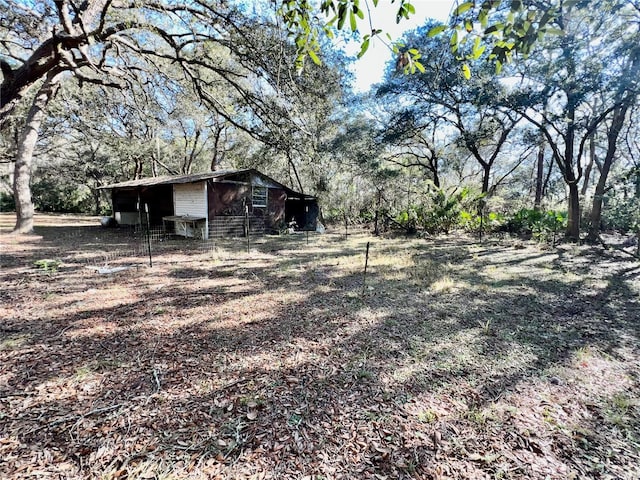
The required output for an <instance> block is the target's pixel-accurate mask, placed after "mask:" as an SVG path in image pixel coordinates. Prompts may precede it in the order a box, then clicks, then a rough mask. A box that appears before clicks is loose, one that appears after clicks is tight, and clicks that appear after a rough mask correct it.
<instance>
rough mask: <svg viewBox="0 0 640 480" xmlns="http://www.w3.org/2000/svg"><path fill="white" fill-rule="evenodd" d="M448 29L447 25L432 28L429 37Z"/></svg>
mask: <svg viewBox="0 0 640 480" xmlns="http://www.w3.org/2000/svg"><path fill="white" fill-rule="evenodd" d="M446 29H447V26H446V25H438V26H435V27H433V28H432V29H431V30H429V33H427V37H435V36H436V35H438V34H440V33H442V32H444V31H445V30H446Z"/></svg>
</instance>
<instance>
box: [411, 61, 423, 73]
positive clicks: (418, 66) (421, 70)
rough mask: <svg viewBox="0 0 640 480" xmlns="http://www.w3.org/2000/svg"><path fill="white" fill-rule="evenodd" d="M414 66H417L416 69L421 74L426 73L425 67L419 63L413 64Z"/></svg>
mask: <svg viewBox="0 0 640 480" xmlns="http://www.w3.org/2000/svg"><path fill="white" fill-rule="evenodd" d="M413 64H414V65H415V66H416V68H417V69H418V70H419V71H420V73H424V72H426V70H425V68H424V65H422V64H421V63H420V62H419V61H417V60H416V61H415V62H413Z"/></svg>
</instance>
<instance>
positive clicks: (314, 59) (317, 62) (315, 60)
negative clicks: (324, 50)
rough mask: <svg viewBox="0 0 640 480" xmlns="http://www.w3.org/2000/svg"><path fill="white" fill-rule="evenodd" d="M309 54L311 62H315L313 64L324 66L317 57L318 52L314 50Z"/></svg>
mask: <svg viewBox="0 0 640 480" xmlns="http://www.w3.org/2000/svg"><path fill="white" fill-rule="evenodd" d="M307 53H309V57H310V58H311V60H313V63H315V64H316V65H322V62H321V61H320V59H319V58H318V55H316V52H314V51H313V50H309V51H308V52H307Z"/></svg>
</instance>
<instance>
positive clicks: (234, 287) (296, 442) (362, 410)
mask: <svg viewBox="0 0 640 480" xmlns="http://www.w3.org/2000/svg"><path fill="white" fill-rule="evenodd" d="M67 219H68V220H67V221H72V217H67ZM60 228H62V227H60ZM60 231H62V230H60ZM60 231H56V232H55V234H54V233H50V234H49V235H47V234H43V235H42V236H41V237H35V238H34V237H29V238H28V239H26V240H25V239H21V238H17V237H9V236H3V238H2V243H3V250H4V251H3V267H2V276H3V289H2V292H1V293H0V295H1V297H2V304H1V306H0V318H1V319H2V320H1V323H0V362H1V363H0V475H1V476H2V477H3V478H11V479H13V478H16V479H17V478H33V477H36V478H101V479H105V478H106V479H116V478H117V479H126V478H256V479H257V478H264V479H266V478H278V479H280V478H285V479H286V478H292V479H294V478H295V479H299V478H309V479H321V478H324V479H333V478H335V479H338V478H344V479H347V478H354V479H355V478H358V479H359V478H371V479H384V478H388V479H392V478H394V479H395V478H420V479H422V478H424V479H431V478H433V479H445V478H469V479H472V478H473V479H476V478H523V479H524V478H540V479H542V478H629V479H631V478H638V477H639V476H640V456H639V454H638V452H639V451H640V435H639V429H640V422H639V420H638V419H639V418H640V399H639V394H638V392H639V391H640V390H639V388H638V382H639V379H640V360H639V355H638V347H637V345H638V334H639V326H638V322H637V319H638V318H640V306H639V304H638V292H639V291H640V289H639V279H638V271H639V270H640V269H639V268H638V265H637V263H636V264H634V263H633V262H630V261H629V259H627V258H622V257H619V256H616V254H615V253H611V252H602V251H600V250H598V249H595V248H591V247H574V246H566V245H561V246H559V247H558V248H557V249H555V250H545V249H543V248H541V247H540V246H538V245H535V244H524V245H523V244H522V243H521V242H519V243H517V244H514V243H513V242H512V241H511V240H509V239H496V240H491V241H489V242H485V243H484V244H479V243H478V242H477V241H476V240H474V239H471V238H463V237H462V238H460V237H459V238H455V239H453V238H434V239H415V240H411V239H410V240H407V239H394V238H370V237H369V236H367V235H366V234H365V233H364V232H363V233H360V234H357V235H352V236H350V238H349V240H347V241H344V240H343V239H342V238H341V237H340V236H339V235H337V234H336V235H333V234H330V233H329V234H326V235H323V236H314V237H312V240H311V242H309V245H307V244H306V243H305V242H304V241H302V240H300V239H295V238H289V237H280V238H272V237H267V238H265V239H262V240H259V241H258V240H257V241H256V242H255V245H254V246H253V249H252V251H251V253H250V254H246V253H245V252H244V250H243V248H244V245H242V246H241V247H238V246H237V245H234V244H233V243H232V242H220V245H219V246H218V247H217V248H216V249H215V251H203V250H202V249H198V248H190V247H189V246H188V244H178V243H176V244H173V245H172V246H170V245H167V246H166V248H164V249H161V248H160V247H157V251H156V252H155V255H156V258H154V267H153V268H146V267H144V259H140V258H137V257H122V258H120V259H118V261H114V262H112V263H113V265H108V266H107V268H112V267H114V268H115V267H117V266H119V265H133V264H138V265H139V268H136V269H128V270H121V271H115V272H114V273H112V274H111V275H95V273H94V272H91V271H89V270H88V269H86V268H84V267H85V266H86V263H87V262H91V261H93V259H94V257H95V254H94V253H93V252H92V251H91V250H90V249H89V247H86V248H85V247H84V245H85V244H83V238H82V237H81V235H80V234H78V233H76V234H74V236H73V237H72V238H66V239H65V237H64V235H60ZM90 234H91V239H92V240H93V242H95V240H94V237H95V231H91V232H90ZM105 241H106V240H105ZM368 241H369V242H371V254H370V265H369V267H370V270H369V271H368V273H367V285H368V286H369V287H370V288H367V289H364V290H363V289H362V267H363V263H364V248H365V245H366V243H367V242H368ZM89 243H90V242H88V241H87V243H86V245H89ZM514 245H515V246H517V247H518V248H515V247H514ZM4 247H6V248H4ZM44 251H46V256H47V257H48V258H56V259H60V261H61V264H60V265H61V266H60V268H58V269H57V270H56V271H47V272H43V271H37V270H34V269H33V268H31V265H33V262H34V261H36V260H37V259H38V258H42V256H43V253H42V252H44Z"/></svg>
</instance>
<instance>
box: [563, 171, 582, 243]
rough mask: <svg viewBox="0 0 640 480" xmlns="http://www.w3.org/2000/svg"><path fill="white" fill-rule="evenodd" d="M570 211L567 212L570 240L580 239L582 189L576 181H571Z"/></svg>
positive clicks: (567, 233) (567, 234)
mask: <svg viewBox="0 0 640 480" xmlns="http://www.w3.org/2000/svg"><path fill="white" fill-rule="evenodd" d="M568 185H569V211H568V214H567V232H566V236H567V238H568V239H569V240H571V241H574V242H578V241H580V191H579V190H578V183H577V182H576V181H573V182H569V184H568Z"/></svg>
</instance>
